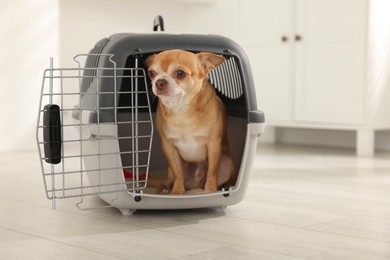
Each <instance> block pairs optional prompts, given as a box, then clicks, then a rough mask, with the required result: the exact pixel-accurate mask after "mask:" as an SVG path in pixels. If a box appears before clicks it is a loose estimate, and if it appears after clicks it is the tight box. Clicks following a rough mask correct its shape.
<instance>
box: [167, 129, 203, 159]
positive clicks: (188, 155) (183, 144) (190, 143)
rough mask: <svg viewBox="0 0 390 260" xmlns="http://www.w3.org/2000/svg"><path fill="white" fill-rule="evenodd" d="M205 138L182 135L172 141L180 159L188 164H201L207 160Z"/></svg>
mask: <svg viewBox="0 0 390 260" xmlns="http://www.w3.org/2000/svg"><path fill="white" fill-rule="evenodd" d="M205 139H206V138H205V137H194V136H191V135H184V136H182V137H181V138H178V139H176V140H175V141H174V144H175V146H176V148H177V149H178V151H179V153H180V155H181V157H182V158H183V159H184V160H185V161H188V162H202V161H204V160H205V159H206V158H207V147H206V142H205Z"/></svg>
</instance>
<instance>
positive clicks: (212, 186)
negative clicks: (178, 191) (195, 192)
mask: <svg viewBox="0 0 390 260" xmlns="http://www.w3.org/2000/svg"><path fill="white" fill-rule="evenodd" d="M204 191H205V192H216V191H218V187H217V184H216V183H214V182H210V181H208V182H206V185H205V186H204Z"/></svg>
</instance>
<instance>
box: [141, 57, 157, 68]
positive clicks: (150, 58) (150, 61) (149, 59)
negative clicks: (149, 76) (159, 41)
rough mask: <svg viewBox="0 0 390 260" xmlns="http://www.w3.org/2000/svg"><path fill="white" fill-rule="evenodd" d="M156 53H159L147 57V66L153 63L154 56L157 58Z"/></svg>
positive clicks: (145, 62)
mask: <svg viewBox="0 0 390 260" xmlns="http://www.w3.org/2000/svg"><path fill="white" fill-rule="evenodd" d="M156 55H157V54H153V55H150V56H149V57H147V58H146V59H145V61H144V64H145V66H146V67H149V66H150V65H151V64H152V63H153V61H154V58H156Z"/></svg>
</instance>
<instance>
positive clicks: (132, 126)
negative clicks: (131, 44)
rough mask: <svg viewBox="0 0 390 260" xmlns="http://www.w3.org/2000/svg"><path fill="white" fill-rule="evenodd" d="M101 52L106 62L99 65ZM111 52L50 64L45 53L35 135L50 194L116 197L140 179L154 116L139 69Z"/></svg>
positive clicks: (136, 188) (141, 184)
mask: <svg viewBox="0 0 390 260" xmlns="http://www.w3.org/2000/svg"><path fill="white" fill-rule="evenodd" d="M102 58H104V59H105V60H109V62H108V63H105V65H104V66H103V67H99V64H102V63H99V60H100V59H102ZM112 58H113V55H97V54H87V55H78V56H76V57H75V62H76V63H77V66H76V67H75V68H53V62H52V60H51V65H50V68H49V69H46V70H45V71H44V75H43V81H42V90H41V97H40V98H41V99H40V105H39V115H38V122H37V132H36V135H37V136H36V138H37V144H38V150H39V156H40V162H41V168H42V175H43V181H44V186H45V190H46V195H47V197H48V198H49V199H53V201H54V200H55V199H60V198H71V197H81V201H80V203H82V201H83V198H84V196H89V195H99V194H112V200H115V199H116V198H117V197H118V193H119V192H132V193H135V194H136V193H139V192H141V191H142V190H143V189H144V188H145V187H146V185H147V179H148V173H149V165H150V153H151V146H152V136H153V122H152V112H151V107H150V99H149V91H148V88H147V82H146V73H145V70H144V69H142V68H117V67H116V63H115V62H114V61H113V59H112ZM83 59H86V61H85V64H86V67H82V66H81V60H83ZM135 59H137V58H136V57H135ZM135 64H137V62H135Z"/></svg>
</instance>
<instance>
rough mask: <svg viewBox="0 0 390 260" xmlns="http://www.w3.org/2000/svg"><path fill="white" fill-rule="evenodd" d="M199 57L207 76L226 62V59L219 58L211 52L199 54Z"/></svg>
mask: <svg viewBox="0 0 390 260" xmlns="http://www.w3.org/2000/svg"><path fill="white" fill-rule="evenodd" d="M197 56H198V57H199V60H200V62H201V63H202V66H203V69H204V70H205V72H206V74H207V73H209V72H210V71H211V70H212V69H214V68H215V67H217V66H219V65H220V64H221V63H222V62H224V61H225V58H224V57H221V56H218V55H216V54H214V53H211V52H200V53H198V54H197Z"/></svg>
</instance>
